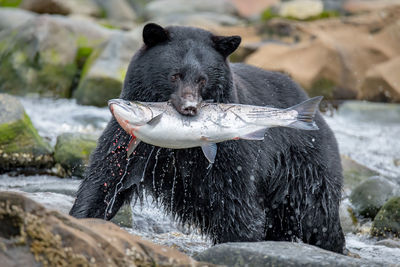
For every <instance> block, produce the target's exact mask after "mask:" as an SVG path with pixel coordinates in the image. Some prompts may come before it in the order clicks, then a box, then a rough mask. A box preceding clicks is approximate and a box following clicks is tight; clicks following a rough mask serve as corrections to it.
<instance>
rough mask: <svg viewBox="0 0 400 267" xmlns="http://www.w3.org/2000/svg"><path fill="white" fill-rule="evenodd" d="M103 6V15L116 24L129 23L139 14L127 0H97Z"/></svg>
mask: <svg viewBox="0 0 400 267" xmlns="http://www.w3.org/2000/svg"><path fill="white" fill-rule="evenodd" d="M95 1H96V2H97V3H98V4H99V6H100V7H101V8H102V11H103V17H105V18H107V19H108V20H110V21H111V22H112V23H115V24H116V25H121V26H123V25H129V24H130V23H133V22H134V21H135V20H136V18H137V16H136V13H135V11H134V10H133V8H132V7H131V6H130V4H129V3H128V2H127V1H126V0H95Z"/></svg>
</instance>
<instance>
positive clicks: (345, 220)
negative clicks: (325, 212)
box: [339, 200, 357, 234]
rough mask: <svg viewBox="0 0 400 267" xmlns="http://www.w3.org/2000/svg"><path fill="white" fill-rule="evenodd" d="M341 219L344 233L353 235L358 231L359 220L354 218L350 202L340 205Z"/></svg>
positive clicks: (343, 202)
mask: <svg viewBox="0 0 400 267" xmlns="http://www.w3.org/2000/svg"><path fill="white" fill-rule="evenodd" d="M339 218H340V225H341V226H342V229H343V233H345V234H347V233H353V232H355V231H356V230H357V218H356V217H355V216H354V213H353V209H352V207H351V206H350V205H349V203H348V200H346V201H342V202H341V203H340V206H339Z"/></svg>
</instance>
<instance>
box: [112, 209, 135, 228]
mask: <svg viewBox="0 0 400 267" xmlns="http://www.w3.org/2000/svg"><path fill="white" fill-rule="evenodd" d="M111 221H112V222H113V223H115V224H117V225H119V226H121V227H128V228H131V227H132V225H133V212H132V206H131V205H130V204H125V205H123V206H122V207H121V208H120V209H119V210H118V212H117V214H115V216H114V218H112V219H111Z"/></svg>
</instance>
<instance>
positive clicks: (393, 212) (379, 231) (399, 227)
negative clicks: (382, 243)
mask: <svg viewBox="0 0 400 267" xmlns="http://www.w3.org/2000/svg"><path fill="white" fill-rule="evenodd" d="M371 234H372V235H375V236H384V237H397V238H399V237H400V197H399V196H397V197H393V198H391V199H390V200H388V201H387V202H386V203H385V205H383V207H382V208H381V209H380V211H379V212H378V214H377V215H376V217H375V219H374V222H373V224H372V228H371Z"/></svg>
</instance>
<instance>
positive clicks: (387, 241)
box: [375, 239, 400, 248]
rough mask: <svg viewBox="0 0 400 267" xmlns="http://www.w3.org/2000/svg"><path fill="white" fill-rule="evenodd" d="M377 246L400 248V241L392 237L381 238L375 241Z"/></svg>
mask: <svg viewBox="0 0 400 267" xmlns="http://www.w3.org/2000/svg"><path fill="white" fill-rule="evenodd" d="M375 245H378V246H385V247H388V248H400V241H398V240H393V239H383V240H380V241H378V242H376V243H375Z"/></svg>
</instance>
